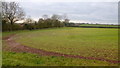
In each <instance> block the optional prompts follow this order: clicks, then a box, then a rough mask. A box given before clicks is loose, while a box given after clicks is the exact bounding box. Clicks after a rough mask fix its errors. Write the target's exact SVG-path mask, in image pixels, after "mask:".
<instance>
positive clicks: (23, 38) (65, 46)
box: [15, 28, 118, 60]
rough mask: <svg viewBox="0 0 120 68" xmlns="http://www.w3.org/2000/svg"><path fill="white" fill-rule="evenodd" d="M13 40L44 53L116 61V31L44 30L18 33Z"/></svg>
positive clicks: (98, 29)
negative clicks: (44, 51)
mask: <svg viewBox="0 0 120 68" xmlns="http://www.w3.org/2000/svg"><path fill="white" fill-rule="evenodd" d="M15 40H16V41H17V42H19V43H21V44H23V45H26V46H30V47H33V48H37V49H43V50H46V51H53V52H59V53H64V54H71V55H82V56H86V57H99V58H106V59H111V60H118V29H102V28H60V29H45V30H37V31H32V32H24V33H20V34H18V35H16V38H15Z"/></svg>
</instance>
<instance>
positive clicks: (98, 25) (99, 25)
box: [80, 24, 118, 27]
mask: <svg viewBox="0 0 120 68" xmlns="http://www.w3.org/2000/svg"><path fill="white" fill-rule="evenodd" d="M80 26H96V27H118V25H102V24H81V25H80Z"/></svg>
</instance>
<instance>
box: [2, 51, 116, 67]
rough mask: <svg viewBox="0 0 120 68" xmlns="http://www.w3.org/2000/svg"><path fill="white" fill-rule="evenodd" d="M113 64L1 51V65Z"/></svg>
mask: <svg viewBox="0 0 120 68" xmlns="http://www.w3.org/2000/svg"><path fill="white" fill-rule="evenodd" d="M106 65H108V66H111V65H112V66H115V65H117V64H112V63H108V62H103V61H96V60H85V59H74V58H65V57H56V56H38V55H35V54H30V53H15V52H4V53H3V66H106Z"/></svg>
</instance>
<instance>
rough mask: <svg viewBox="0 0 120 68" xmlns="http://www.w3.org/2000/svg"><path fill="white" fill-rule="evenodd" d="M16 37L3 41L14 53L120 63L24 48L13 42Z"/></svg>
mask: <svg viewBox="0 0 120 68" xmlns="http://www.w3.org/2000/svg"><path fill="white" fill-rule="evenodd" d="M14 36H15V34H13V35H10V36H8V37H5V38H3V40H5V41H6V42H7V44H8V47H9V48H8V50H10V51H13V52H27V53H33V54H38V55H40V56H63V57H68V58H79V59H88V60H99V61H106V62H110V63H120V61H117V60H110V59H104V58H95V57H84V56H80V55H69V54H62V53H57V52H50V51H45V50H42V49H36V48H32V47H29V46H24V45H22V44H20V43H17V42H15V40H13V38H14Z"/></svg>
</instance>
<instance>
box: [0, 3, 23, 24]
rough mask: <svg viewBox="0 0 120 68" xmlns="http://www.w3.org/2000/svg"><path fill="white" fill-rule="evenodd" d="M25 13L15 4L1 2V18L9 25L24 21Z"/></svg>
mask: <svg viewBox="0 0 120 68" xmlns="http://www.w3.org/2000/svg"><path fill="white" fill-rule="evenodd" d="M24 16H25V13H24V11H23V9H22V8H21V7H20V6H19V4H18V3H16V2H2V18H3V19H4V20H7V21H8V22H9V23H11V25H13V24H14V23H15V22H16V21H18V20H22V19H24Z"/></svg>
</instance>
